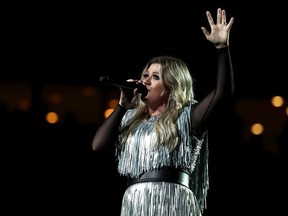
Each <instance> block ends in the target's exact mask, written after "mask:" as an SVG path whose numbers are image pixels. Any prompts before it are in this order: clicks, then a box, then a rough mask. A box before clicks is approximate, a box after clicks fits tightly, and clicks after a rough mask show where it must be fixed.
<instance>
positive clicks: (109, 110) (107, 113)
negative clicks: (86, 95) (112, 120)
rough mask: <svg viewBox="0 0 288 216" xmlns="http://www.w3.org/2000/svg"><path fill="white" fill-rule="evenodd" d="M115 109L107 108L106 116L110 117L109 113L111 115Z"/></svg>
mask: <svg viewBox="0 0 288 216" xmlns="http://www.w3.org/2000/svg"><path fill="white" fill-rule="evenodd" d="M113 111H114V109H107V110H105V112H104V116H105V118H108V117H109V115H110V114H111V113H112V112H113Z"/></svg>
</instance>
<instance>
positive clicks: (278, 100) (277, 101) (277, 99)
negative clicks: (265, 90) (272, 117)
mask: <svg viewBox="0 0 288 216" xmlns="http://www.w3.org/2000/svg"><path fill="white" fill-rule="evenodd" d="M271 103H272V105H273V106H275V107H281V106H283V104H284V99H283V97H281V96H274V97H273V98H272V99H271Z"/></svg>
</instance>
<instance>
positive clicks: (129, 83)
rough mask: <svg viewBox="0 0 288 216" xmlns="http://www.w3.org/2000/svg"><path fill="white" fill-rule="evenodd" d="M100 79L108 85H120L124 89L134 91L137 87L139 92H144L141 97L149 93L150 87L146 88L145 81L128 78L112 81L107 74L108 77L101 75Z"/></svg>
mask: <svg viewBox="0 0 288 216" xmlns="http://www.w3.org/2000/svg"><path fill="white" fill-rule="evenodd" d="M99 81H100V82H102V83H104V84H107V85H111V86H115V87H119V88H121V89H122V90H123V91H127V90H130V91H131V90H132V92H133V90H134V89H136V88H137V89H138V90H137V91H138V93H141V94H142V95H141V97H145V96H146V95H147V93H148V89H147V88H146V86H145V85H144V84H143V83H141V82H139V81H138V80H133V79H128V80H126V82H119V83H116V82H111V81H110V79H109V77H107V76H106V77H104V76H101V77H100V78H99Z"/></svg>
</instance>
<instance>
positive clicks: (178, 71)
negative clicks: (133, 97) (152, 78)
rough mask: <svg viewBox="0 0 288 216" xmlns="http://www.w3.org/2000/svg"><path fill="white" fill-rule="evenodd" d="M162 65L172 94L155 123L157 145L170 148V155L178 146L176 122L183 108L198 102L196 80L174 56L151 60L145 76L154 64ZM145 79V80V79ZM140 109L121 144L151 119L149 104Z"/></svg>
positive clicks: (163, 78) (122, 135) (164, 80)
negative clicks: (143, 121)
mask: <svg viewBox="0 0 288 216" xmlns="http://www.w3.org/2000/svg"><path fill="white" fill-rule="evenodd" d="M155 63H157V64H160V65H161V71H160V81H161V82H162V84H163V86H164V87H165V88H166V89H167V90H168V92H169V99H168V101H167V106H166V109H165V111H164V113H163V114H162V115H161V116H160V117H159V118H158V120H157V121H156V122H155V130H156V134H157V144H156V145H155V147H160V146H163V145H167V146H166V147H167V148H168V150H169V152H171V151H173V150H174V149H175V147H176V146H177V144H178V139H179V138H178V137H179V136H178V135H179V134H178V129H177V125H176V120H177V118H178V117H179V115H180V113H181V107H183V106H184V105H185V104H186V103H187V102H188V101H190V100H192V99H194V90H193V80H192V77H191V74H190V72H189V70H188V67H187V65H186V63H185V62H184V61H183V60H181V59H178V58H175V57H171V56H158V57H154V58H152V59H150V61H149V62H148V63H147V64H146V66H145V67H144V69H143V72H142V74H143V73H145V72H146V71H147V70H148V68H149V67H150V65H151V64H155ZM141 79H143V78H142V76H141ZM135 108H136V109H137V111H136V113H135V115H134V117H133V118H132V119H131V121H130V124H128V125H127V126H126V127H125V128H123V129H122V131H121V133H120V140H122V141H121V143H125V142H126V140H127V138H128V136H129V134H130V133H131V131H132V130H133V128H135V127H137V125H138V124H141V121H142V120H144V119H147V118H149V116H148V109H147V106H146V104H145V103H144V102H143V101H142V100H141V98H139V101H138V102H137V106H136V107H135Z"/></svg>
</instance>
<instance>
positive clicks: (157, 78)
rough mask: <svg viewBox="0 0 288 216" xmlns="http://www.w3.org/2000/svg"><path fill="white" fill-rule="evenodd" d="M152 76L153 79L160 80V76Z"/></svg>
mask: <svg viewBox="0 0 288 216" xmlns="http://www.w3.org/2000/svg"><path fill="white" fill-rule="evenodd" d="M152 77H153V79H155V80H160V77H159V76H158V75H153V76H152Z"/></svg>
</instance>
